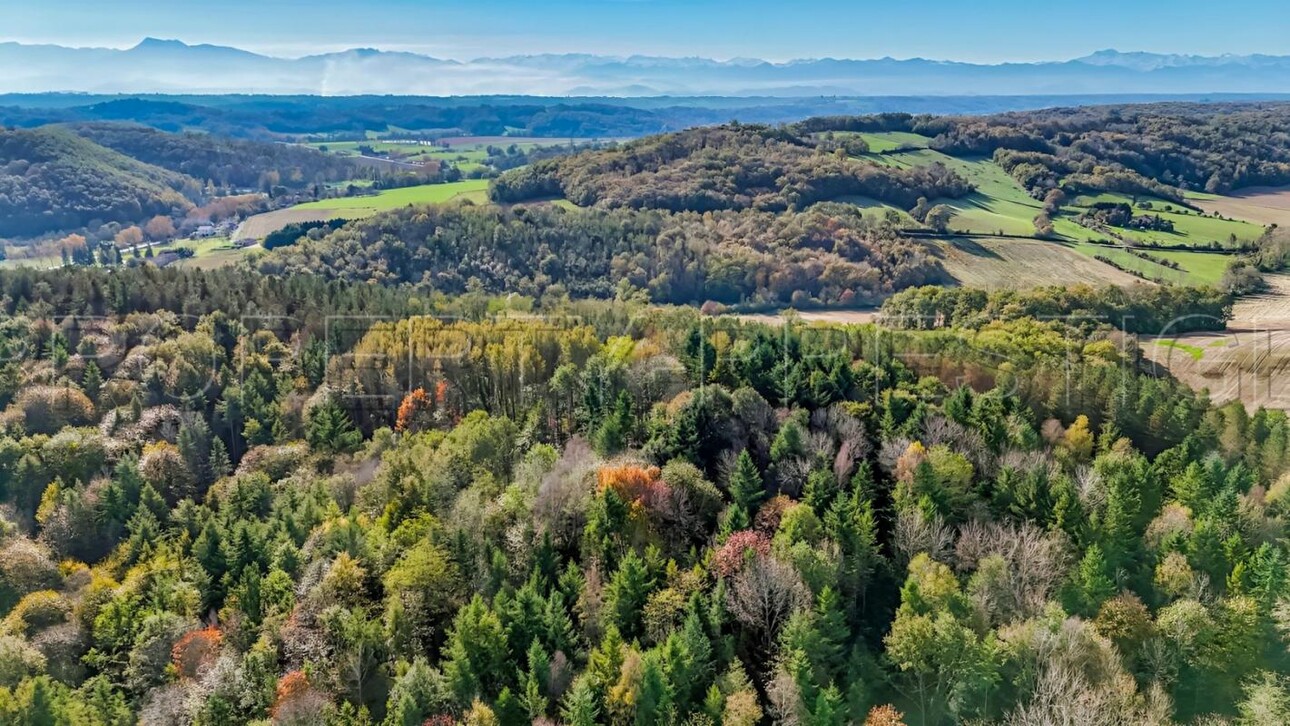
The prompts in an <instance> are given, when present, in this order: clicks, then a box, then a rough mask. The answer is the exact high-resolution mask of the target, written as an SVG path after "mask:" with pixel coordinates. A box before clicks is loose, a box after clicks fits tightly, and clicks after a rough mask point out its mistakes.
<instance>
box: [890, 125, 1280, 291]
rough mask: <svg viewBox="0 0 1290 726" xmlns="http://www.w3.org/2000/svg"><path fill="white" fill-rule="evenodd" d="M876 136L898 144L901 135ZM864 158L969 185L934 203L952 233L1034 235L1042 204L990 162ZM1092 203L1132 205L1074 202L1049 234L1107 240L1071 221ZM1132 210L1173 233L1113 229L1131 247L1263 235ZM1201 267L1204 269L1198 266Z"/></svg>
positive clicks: (914, 155) (1186, 214)
mask: <svg viewBox="0 0 1290 726" xmlns="http://www.w3.org/2000/svg"><path fill="white" fill-rule="evenodd" d="M879 136H886V137H896V138H899V137H900V136H902V135H891V134H888V135H879ZM905 136H917V135H916V134H908V135H905ZM896 138H890V139H885V142H886V144H888V145H889V146H893V147H894V146H895V145H896ZM918 138H923V137H918ZM866 158H868V159H872V160H875V161H878V162H879V163H886V164H889V165H894V166H902V167H910V166H925V165H928V164H934V163H941V164H944V165H945V166H946V167H948V168H950V169H953V170H955V171H957V172H958V173H959V174H961V175H962V176H963V177H964V178H966V179H968V180H969V181H970V182H972V184H973V186H975V187H976V192H974V193H973V194H970V195H968V196H967V197H964V198H962V199H939V200H933V201H934V202H935V203H940V204H945V205H947V206H949V207H951V208H953V209H954V210H955V211H956V214H955V215H954V218H953V219H952V220H951V221H950V228H951V229H952V230H954V231H958V232H966V233H969V234H982V235H989V234H994V235H998V234H1004V235H1019V236H1031V235H1033V234H1034V229H1035V227H1034V218H1035V217H1036V216H1037V215H1038V214H1039V213H1040V212H1042V211H1043V203H1042V202H1040V201H1039V200H1037V199H1035V198H1034V197H1032V196H1030V194H1029V193H1028V192H1027V191H1026V190H1025V189H1024V188H1023V187H1022V186H1021V184H1020V183H1018V182H1017V180H1015V179H1013V178H1012V177H1011V176H1009V175H1008V173H1007V172H1005V171H1004V170H1003V168H1002V167H1000V166H999V165H997V164H995V163H994V161H992V160H991V159H989V158H985V157H975V158H973V157H967V158H960V157H952V156H948V155H946V154H942V153H940V152H939V151H934V150H932V149H926V148H923V149H917V150H913V151H906V152H896V153H889V154H870V155H867V156H866ZM1096 202H1125V203H1130V204H1133V202H1134V200H1133V199H1132V198H1131V197H1128V196H1126V195H1122V194H1111V193H1104V194H1098V195H1091V196H1081V197H1078V198H1076V199H1074V200H1072V201H1071V202H1070V204H1069V205H1068V206H1066V207H1065V208H1064V209H1063V211H1062V213H1061V214H1059V215H1057V216H1056V217H1055V218H1054V219H1053V229H1054V231H1055V232H1056V233H1057V235H1058V237H1060V238H1061V239H1064V240H1067V241H1071V242H1087V241H1094V240H1104V239H1106V238H1107V237H1108V235H1107V234H1106V233H1103V232H1100V231H1098V230H1094V229H1090V228H1088V227H1085V226H1083V225H1081V224H1080V223H1079V222H1077V221H1076V218H1077V217H1078V216H1079V215H1080V214H1081V213H1082V212H1083V211H1084V210H1085V209H1087V207H1088V206H1089V205H1091V204H1094V203H1096ZM1144 204H1146V205H1149V206H1144ZM1133 206H1134V213H1135V214H1158V215H1160V216H1161V217H1163V218H1165V219H1168V220H1170V221H1171V222H1173V224H1174V231H1173V232H1154V231H1143V230H1129V229H1118V228H1117V229H1115V230H1114V233H1115V234H1117V235H1120V236H1122V237H1124V238H1125V239H1127V240H1130V241H1133V242H1140V243H1154V244H1160V245H1170V246H1172V245H1193V246H1207V245H1209V244H1210V243H1213V242H1218V243H1219V244H1221V245H1223V246H1231V243H1232V240H1233V239H1235V241H1236V243H1237V244H1248V243H1249V242H1252V241H1253V240H1255V239H1257V238H1258V237H1259V236H1260V235H1261V234H1263V227H1262V226H1261V225H1258V224H1253V223H1250V222H1245V221H1241V220H1231V219H1219V218H1217V217H1213V216H1206V215H1204V214H1201V213H1198V212H1196V211H1194V210H1189V209H1186V208H1184V207H1182V206H1181V205H1178V204H1176V203H1172V202H1169V201H1167V200H1161V199H1140V200H1138V203H1137V204H1134V205H1133ZM1201 267H1205V266H1204V265H1201ZM1219 274H1221V272H1220V273H1219Z"/></svg>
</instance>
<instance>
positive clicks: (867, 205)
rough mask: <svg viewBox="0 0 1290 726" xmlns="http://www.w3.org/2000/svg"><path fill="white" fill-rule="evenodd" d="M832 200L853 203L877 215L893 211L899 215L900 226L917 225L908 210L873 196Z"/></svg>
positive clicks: (867, 215) (853, 196) (854, 196)
mask: <svg viewBox="0 0 1290 726" xmlns="http://www.w3.org/2000/svg"><path fill="white" fill-rule="evenodd" d="M833 201H835V202H840V203H843V204H854V205H855V206H857V207H860V208H861V209H863V210H865V211H866V212H873V213H874V214H879V215H885V214H886V213H887V212H888V211H891V212H895V213H896V214H897V215H899V217H900V222H899V224H900V225H901V226H906V227H915V226H917V225H918V223H917V222H915V221H914V218H913V217H911V216H909V212H906V211H905V210H903V209H901V208H900V207H897V206H896V205H894V204H888V203H886V202H880V201H878V200H877V199H874V198H873V197H862V196H857V195H852V196H846V197H838V198H837V199H835V200H833ZM865 216H866V217H869V216H871V215H869V214H865Z"/></svg>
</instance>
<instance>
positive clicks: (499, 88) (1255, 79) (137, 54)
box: [0, 38, 1290, 97]
mask: <svg viewBox="0 0 1290 726" xmlns="http://www.w3.org/2000/svg"><path fill="white" fill-rule="evenodd" d="M0 68H2V69H4V72H3V73H0V93H41V92H47V91H74V92H87V93H269V94H319V95H354V94H405V95H433V96H446V95H478V94H524V95H544V96H656V95H668V96H782V97H790V96H795V97H801V96H820V95H825V96H874V95H905V96H916V95H926V96H938V95H958V96H962V95H976V94H982V95H1037V94H1045V95H1077V94H1145V93H1151V94H1196V93H1245V94H1261V93H1268V94H1271V93H1288V92H1290V56H1269V55H1247V56H1236V55H1224V56H1194V55H1169V54H1157V53H1141V52H1135V53H1121V52H1118V51H1114V50H1103V51H1098V52H1096V53H1093V54H1091V55H1088V56H1085V57H1083V58H1076V59H1074V60H1067V61H1048V62H1039V63H1002V64H997V65H986V64H975V63H958V62H953V61H936V60H926V59H922V58H912V59H907V60H896V59H893V58H880V59H875V60H847V59H835V58H816V59H805V60H794V61H788V62H784V63H771V62H767V61H763V60H757V59H743V58H741V59H734V60H729V61H715V60H711V59H707V58H661V57H650V56H628V57H610V56H599V55H586V54H566V55H524V56H509V57H498V58H479V59H476V60H472V61H456V60H444V59H440V58H432V57H430V56H425V55H420V54H416V53H406V52H390V51H380V50H373V49H369V48H361V49H354V50H347V51H343V52H338V53H326V54H321V55H312V56H306V57H303V58H275V57H271V56H266V55H260V54H257V53H251V52H248V51H245V50H240V49H237V48H229V47H224V46H214V45H188V44H186V43H183V42H181V41H178V40H157V39H154V38H148V39H146V40H144V41H143V42H141V43H140V44H139V45H137V46H135V47H133V48H129V49H127V50H116V49H108V48H68V47H64V46H59V45H25V44H21V43H12V42H11V43H0Z"/></svg>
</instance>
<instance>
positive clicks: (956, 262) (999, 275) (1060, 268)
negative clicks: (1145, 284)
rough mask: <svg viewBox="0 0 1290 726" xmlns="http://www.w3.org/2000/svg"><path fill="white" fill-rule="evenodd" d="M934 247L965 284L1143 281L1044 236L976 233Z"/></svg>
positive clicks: (996, 286) (997, 285)
mask: <svg viewBox="0 0 1290 726" xmlns="http://www.w3.org/2000/svg"><path fill="white" fill-rule="evenodd" d="M936 248H937V249H936V253H937V255H938V256H939V257H940V258H941V263H942V264H943V265H944V266H945V269H946V270H947V271H948V272H949V273H950V275H951V276H953V277H954V279H955V280H957V281H958V283H959V284H960V285H963V286H967V287H984V288H987V289H1000V288H1021V287H1036V286H1041V285H1074V284H1078V283H1088V284H1090V285H1133V284H1142V281H1141V280H1139V279H1138V278H1136V277H1134V276H1133V275H1130V274H1128V273H1127V272H1124V271H1122V270H1117V269H1115V268H1114V267H1112V266H1110V265H1108V264H1106V263H1104V262H1099V261H1097V260H1095V259H1093V258H1092V257H1090V256H1085V255H1082V254H1080V253H1079V252H1077V251H1075V250H1074V249H1072V248H1071V247H1070V246H1067V245H1063V244H1059V243H1054V242H1046V241H1043V240H1019V239H997V238H996V239H991V238H988V237H976V238H970V239H961V240H952V241H948V242H938V243H936Z"/></svg>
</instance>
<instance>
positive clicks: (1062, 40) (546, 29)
mask: <svg viewBox="0 0 1290 726" xmlns="http://www.w3.org/2000/svg"><path fill="white" fill-rule="evenodd" d="M1287 27H1290V4H1287V3H1286V2H1285V0H1227V1H1225V2H1214V1H1213V0H1085V1H1084V2H1078V3H1056V2H1044V0H919V2H910V1H909V0H882V1H880V2H874V1H873V0H361V1H360V0H219V1H218V2H207V1H204V0H0V41H18V42H22V43H56V44H60V45H74V46H102V47H117V48H125V47H130V46H132V45H134V44H136V43H137V42H138V41H139V40H140V39H142V38H144V37H149V36H150V37H158V38H166V39H170V38H176V39H179V40H183V41H185V42H188V43H214V44H218V45H231V46H236V47H239V48H244V49H247V50H252V51H256V52H260V53H266V54H269V55H278V56H292V57H294V56H300V55H308V54H311V53H321V52H329V51H335V50H343V49H346V48H357V47H371V48H380V49H382V50H409V51H415V52H419V53H425V54H428V55H434V56H437V57H441V58H456V59H460V60H468V59H472V58H479V57H498V56H507V55H518V54H526V53H574V52H576V53H598V54H609V55H630V54H649V55H664V56H702V57H707V58H718V59H728V58H733V57H753V58H763V59H767V60H776V61H782V60H788V59H792V58H820V57H834V58H880V57H884V56H891V57H895V58H913V57H922V58H934V59H941V60H958V61H968V62H976V63H999V62H1008V61H1023V62H1024V61H1037V60H1065V59H1069V58H1074V57H1078V56H1081V55H1086V54H1088V53H1090V52H1093V51H1095V50H1100V49H1104V48H1115V49H1117V50H1121V51H1130V50H1143V51H1151V52H1159V53H1194V54H1200V55H1218V54H1223V53H1234V54H1242V55H1243V54H1249V53H1267V54H1274V55H1290V33H1287V32H1285V30H1286V28H1287Z"/></svg>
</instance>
